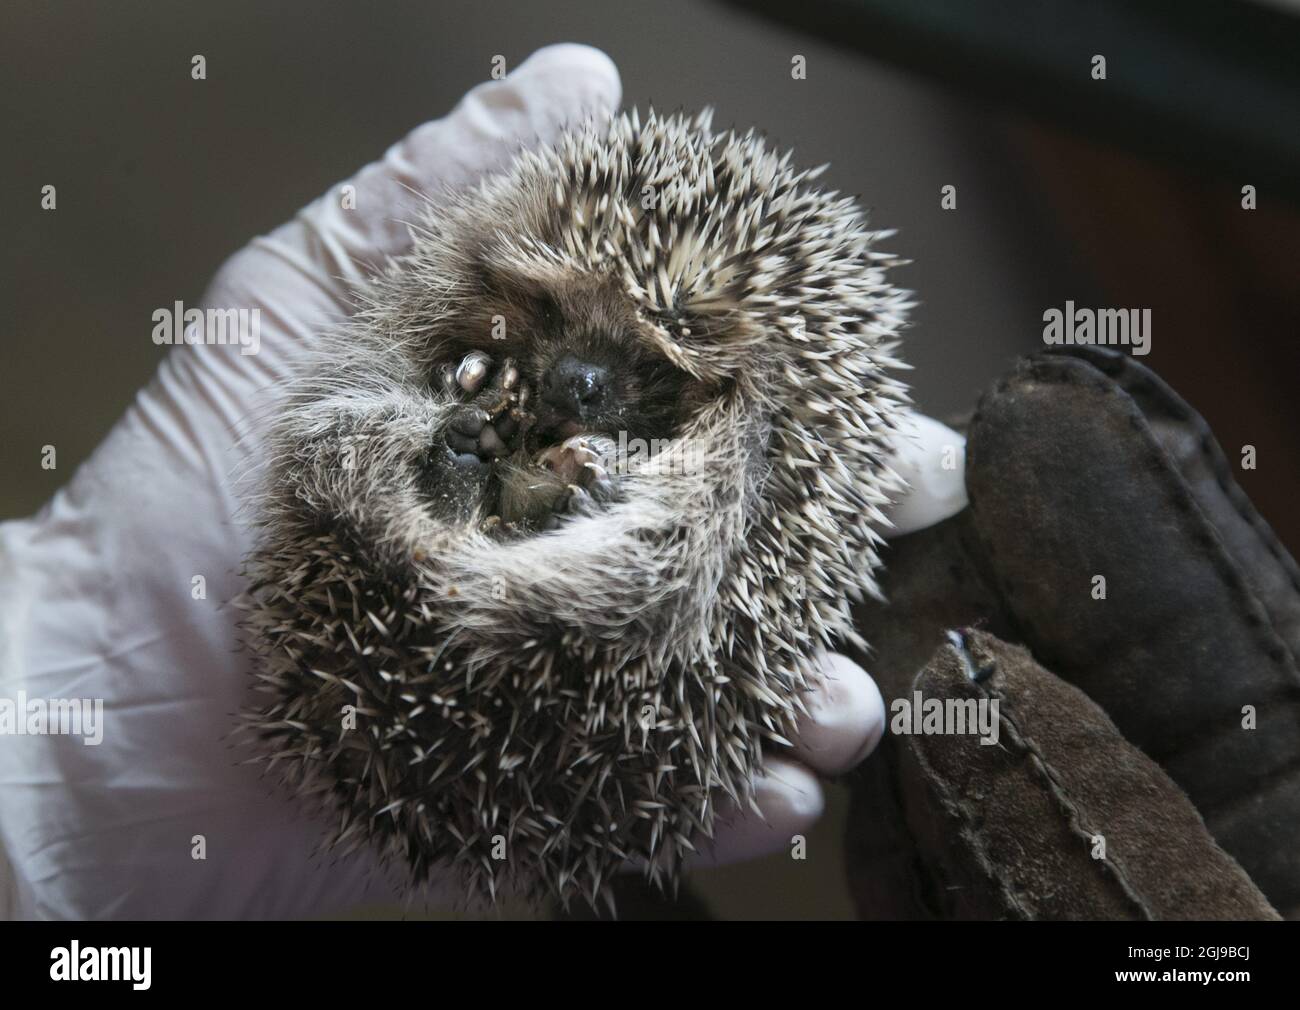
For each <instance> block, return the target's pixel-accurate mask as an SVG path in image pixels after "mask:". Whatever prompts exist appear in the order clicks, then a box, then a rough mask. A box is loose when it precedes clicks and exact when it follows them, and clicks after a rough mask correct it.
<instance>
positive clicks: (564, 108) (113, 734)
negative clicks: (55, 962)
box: [0, 45, 964, 919]
mask: <svg viewBox="0 0 1300 1010" xmlns="http://www.w3.org/2000/svg"><path fill="white" fill-rule="evenodd" d="M620 97H621V88H620V83H619V78H618V72H617V70H616V69H615V68H614V66H613V64H612V63H611V62H610V61H609V59H608V58H607V57H606V56H604V55H603V54H602V53H600V52H597V51H595V50H593V49H588V48H585V47H582V46H573V45H562V46H553V47H550V48H547V49H543V50H541V51H540V52H538V53H536V54H534V55H533V56H532V57H531V58H530V59H529V60H528V61H527V62H525V63H524V64H522V65H520V66H519V67H518V68H517V69H516V70H515V71H514V73H512V74H511V75H510V76H509V77H507V78H506V79H505V80H503V81H493V82H489V83H484V84H482V85H480V86H478V87H476V88H475V89H474V90H473V91H471V92H470V93H469V94H468V95H466V96H465V98H464V99H463V100H462V101H461V103H460V104H459V105H458V106H457V107H456V109H455V110H454V111H453V112H452V113H451V114H450V115H449V116H447V117H446V118H445V119H442V120H439V121H437V122H432V123H428V124H426V125H424V126H422V127H420V128H419V129H417V130H416V131H415V132H413V133H412V134H410V135H409V136H408V137H407V138H406V139H405V140H404V141H402V142H401V143H399V144H398V145H396V146H395V147H393V148H392V149H391V150H389V151H388V153H387V154H386V155H385V156H384V159H383V160H382V161H380V162H377V163H375V164H372V165H370V166H368V167H366V168H365V169H363V170H362V171H361V172H360V174H358V175H357V176H356V177H355V178H353V179H352V180H351V183H350V184H351V185H352V186H354V187H355V209H351V210H347V209H344V208H343V201H342V200H341V198H340V197H341V193H342V187H336V188H335V189H334V190H332V191H330V192H329V193H327V194H326V195H325V196H323V197H321V198H320V199H319V200H317V201H316V202H315V203H313V204H311V205H310V206H308V207H307V208H306V209H304V210H303V211H302V212H300V213H299V214H298V215H297V216H296V217H295V218H294V219H293V220H292V221H290V222H289V223H288V224H286V225H284V226H282V227H281V228H279V229H277V230H276V231H274V232H273V233H272V234H270V235H269V236H266V237H262V238H258V239H254V240H253V242H252V243H251V244H250V245H249V246H248V247H247V248H245V249H244V250H243V251H241V252H239V253H238V254H236V255H235V256H233V257H232V258H231V259H230V260H229V261H228V262H227V263H226V264H225V265H224V266H223V267H222V269H221V270H220V271H219V272H218V274H217V276H216V278H215V279H214V281H213V283H212V286H211V287H210V289H209V290H208V293H207V296H206V298H205V303H204V304H205V306H213V307H219V308H227V307H244V308H252V307H257V308H260V310H261V342H260V348H259V353H257V354H255V355H252V354H250V355H245V354H241V353H240V350H239V348H238V347H232V346H193V347H190V346H182V347H177V348H175V349H173V350H172V352H171V353H170V354H169V355H168V357H167V358H166V360H165V361H164V362H163V364H162V367H161V368H160V369H159V371H158V374H157V376H156V377H155V378H154V380H153V381H152V382H151V383H150V384H149V385H148V386H147V387H146V388H145V389H144V390H142V391H141V393H140V394H139V396H138V397H137V399H136V402H135V404H134V405H133V406H132V407H131V408H130V410H128V411H127V413H126V415H125V416H124V417H123V418H122V420H121V421H119V422H118V424H117V426H116V427H115V428H114V429H113V430H112V432H111V433H110V434H109V436H108V438H107V439H106V440H105V441H104V443H103V444H102V445H101V446H100V447H99V449H98V450H97V451H96V452H95V454H94V455H93V456H92V457H91V458H90V460H89V461H88V462H87V463H86V464H85V465H84V466H82V467H81V468H80V469H79V470H78V471H77V472H76V474H75V475H74V476H73V478H72V480H71V481H69V482H68V484H67V485H66V486H65V487H64V488H63V489H62V490H60V491H59V492H58V494H56V495H55V497H54V499H53V500H52V501H51V502H50V503H49V505H47V506H46V508H45V509H44V510H43V511H42V512H41V513H40V514H38V515H37V516H35V517H34V518H32V519H28V520H23V521H19V522H11V523H6V524H4V525H2V526H0V622H2V624H0V627H3V637H0V699H4V698H8V699H16V698H17V697H18V692H20V691H23V692H25V693H26V695H27V696H28V697H29V698H42V699H56V698H57V699H74V698H90V699H96V698H98V699H103V703H104V712H103V721H104V725H103V728H102V732H103V739H102V742H101V743H100V744H99V745H98V746H87V745H86V744H85V743H84V742H83V739H82V738H80V737H76V736H69V735H63V736H59V735H47V736H39V735H34V736H30V735H24V736H0V911H4V912H7V913H8V914H9V915H11V916H15V915H16V916H23V917H30V916H40V917H57V918H69V919H100V918H256V917H302V916H309V915H326V914H330V913H333V912H339V911H343V910H346V909H347V908H349V907H351V906H354V905H357V904H359V903H362V902H372V901H390V900H394V899H395V898H396V896H397V895H398V894H399V893H400V884H401V882H400V880H399V879H395V878H393V877H390V876H387V875H386V874H384V873H382V872H380V871H379V870H378V868H377V865H376V863H374V862H373V861H371V860H370V859H369V858H368V857H365V856H360V857H357V858H352V859H348V860H340V861H338V862H333V861H331V860H330V859H328V858H325V859H322V858H319V857H316V858H312V857H311V855H310V854H311V853H312V852H313V851H314V850H315V849H316V847H317V845H318V843H319V841H320V839H321V837H322V835H323V834H324V830H325V829H324V827H323V826H322V825H321V824H320V823H319V822H317V821H313V820H310V819H309V818H308V817H307V816H306V815H305V814H304V813H303V812H302V811H301V810H299V809H298V808H296V806H295V805H294V804H293V802H292V801H291V800H290V799H288V798H286V796H284V795H283V794H281V793H280V792H279V790H278V789H277V788H275V787H274V784H273V783H272V782H271V781H270V780H269V779H268V780H263V779H262V778H260V777H259V773H258V772H257V770H255V768H253V767H251V766H248V765H241V764H237V760H238V758H239V757H240V755H239V754H238V753H236V752H234V751H232V750H231V749H230V748H229V747H228V746H227V745H226V743H225V737H226V736H227V734H228V733H229V732H230V730H231V728H232V721H231V715H232V713H234V712H235V711H236V710H238V709H239V708H240V707H242V705H243V704H244V703H245V702H246V700H247V694H246V691H247V689H248V686H249V683H250V676H249V671H248V669H247V659H246V657H245V656H244V655H243V654H241V653H240V652H239V651H238V636H237V634H236V614H235V612H233V610H232V608H231V606H230V603H229V601H230V600H231V599H233V598H234V597H236V596H237V595H238V593H239V592H240V590H241V589H242V585H241V581H240V579H239V576H238V574H237V573H238V569H239V566H240V563H241V560H242V558H243V557H244V556H245V554H246V553H247V552H248V550H249V549H250V547H251V546H252V542H251V534H250V532H249V531H248V529H247V516H246V515H244V514H243V513H242V512H240V511H239V501H238V499H237V495H236V489H235V484H234V481H233V480H232V475H233V474H235V473H238V472H240V471H241V470H244V469H246V468H247V467H246V464H247V461H248V460H247V457H246V456H245V454H247V453H256V452H257V451H258V432H257V431H256V430H255V429H256V426H255V425H253V426H252V427H253V430H249V428H250V425H249V424H248V419H249V418H250V416H256V412H257V411H258V410H259V409H260V408H262V407H264V405H265V402H266V392H267V390H269V389H272V388H273V384H275V383H276V382H278V381H280V380H283V379H284V378H285V377H286V376H288V375H289V374H290V373H291V371H292V369H293V366H294V364H295V361H296V360H298V359H299V357H300V356H301V354H302V352H303V351H304V350H305V349H306V348H307V347H308V346H309V345H310V344H311V343H312V340H313V337H314V335H315V334H317V333H318V332H320V331H321V330H322V329H323V328H324V327H326V326H328V325H330V324H331V323H332V322H334V321H336V320H337V319H338V318H339V316H340V315H341V314H343V313H346V312H347V311H348V302H347V298H346V286H347V282H349V281H351V280H355V279H358V278H360V277H361V276H363V275H364V272H365V271H366V270H367V268H370V267H373V266H374V265H376V264H378V263H380V262H382V260H383V258H384V257H385V256H386V255H390V254H394V253H399V252H401V251H403V249H404V248H405V247H406V245H407V244H408V241H409V238H408V233H407V229H406V226H405V223H404V222H406V221H409V220H411V219H412V218H413V215H414V208H415V206H416V203H417V200H416V198H415V197H414V196H413V194H412V192H411V191H412V190H414V191H416V192H423V193H436V192H438V191H439V190H440V189H441V188H442V187H451V188H457V187H462V186H464V185H466V184H468V183H470V182H471V181H473V180H474V179H476V178H477V177H478V176H479V175H480V174H482V173H484V172H486V171H489V170H492V169H495V168H498V167H503V166H505V165H506V164H507V163H508V162H509V160H510V159H511V156H512V155H513V154H514V152H515V151H516V150H517V149H518V148H519V147H520V146H521V145H531V144H535V143H538V142H542V141H547V140H550V139H552V138H554V137H555V136H556V134H557V132H558V131H559V130H560V128H561V127H562V126H563V125H564V124H565V123H566V122H568V121H573V120H575V119H578V118H580V117H581V116H582V114H583V113H585V112H591V111H597V110H606V111H610V110H613V109H615V108H616V107H617V106H618V104H619V101H620ZM148 326H149V323H148V322H147V321H145V320H141V339H144V333H146V332H148V330H147V329H146V327H148ZM259 394H260V395H259ZM245 432H247V434H246V435H244V437H243V438H242V439H240V438H239V436H240V435H241V434H243V433H245ZM936 437H938V438H940V439H941V440H942V442H943V443H944V444H948V443H952V444H956V445H958V446H960V444H961V439H960V437H959V436H956V435H954V434H953V433H951V432H948V431H947V429H943V434H942V435H941V436H936V435H935V433H934V432H933V431H930V432H929V434H928V436H927V438H928V441H927V440H926V439H922V440H920V441H918V442H916V443H915V444H913V445H911V446H910V447H909V448H908V449H907V450H906V453H905V455H906V456H908V457H909V459H910V462H902V463H900V467H899V468H900V471H902V472H904V473H905V474H907V475H909V476H911V478H912V479H913V480H914V481H915V482H916V483H917V485H918V486H919V487H921V488H923V489H927V494H926V495H925V496H923V497H924V500H918V501H915V502H912V503H911V504H909V506H908V515H907V519H906V522H907V524H908V526H909V527H915V525H917V524H918V523H920V524H921V525H924V523H925V522H933V521H937V520H938V519H940V518H943V517H944V515H946V514H949V513H950V512H952V511H956V510H957V509H958V508H960V507H961V504H963V503H964V498H962V499H961V502H960V503H957V502H956V501H955V500H953V499H952V493H951V492H952V488H954V487H955V488H957V489H958V494H959V489H960V486H961V474H960V472H957V473H956V474H955V475H954V474H953V473H951V472H949V473H947V474H944V475H942V478H941V479H939V478H936V479H937V480H938V483H936V482H935V480H932V479H931V478H930V476H927V475H929V474H931V473H932V472H933V473H934V474H939V473H940V471H939V469H938V452H939V450H938V449H937V448H936V444H935V442H934V440H935V438H936ZM237 440H238V444H237ZM940 487H942V488H946V489H947V490H946V491H941V492H940V493H938V494H937V495H936V494H931V493H929V492H932V491H933V490H934V489H935V488H940ZM959 497H960V494H959ZM196 575H202V576H203V577H204V578H205V579H206V599H194V598H193V595H192V592H191V589H192V585H193V581H192V580H193V579H194V577H195V576H196ZM828 673H829V674H830V676H829V678H828V680H827V687H826V689H825V691H824V692H822V695H821V696H819V697H818V698H816V699H814V700H813V703H812V709H813V712H814V713H815V714H814V717H813V718H812V719H810V720H808V721H807V722H806V724H805V727H804V730H803V732H802V735H801V737H800V740H799V745H798V747H797V748H796V749H795V752H794V754H793V755H792V758H790V759H788V758H780V759H776V760H774V761H773V762H772V769H771V773H770V775H769V776H768V777H767V779H766V780H765V781H764V782H763V783H761V784H760V786H759V793H758V795H759V799H760V806H761V807H762V809H763V811H764V814H765V817H766V819H765V820H762V819H759V818H756V817H753V816H752V815H751V816H746V817H741V816H739V815H737V816H734V817H732V818H729V819H728V824H727V826H726V827H725V828H724V829H723V830H722V831H721V832H720V835H719V838H718V842H717V845H716V846H715V847H714V848H713V850H712V852H711V858H713V859H715V860H718V861H726V860H729V859H736V858H743V857H747V856H750V855H756V854H760V853H763V852H767V851H772V850H774V849H778V848H783V847H786V846H788V845H789V841H790V836H791V835H792V834H796V833H799V832H801V831H804V830H806V829H807V827H808V825H809V824H810V823H811V822H812V820H813V819H815V818H816V816H817V815H818V814H819V813H820V812H821V807H822V794H821V789H820V787H819V785H818V783H817V780H816V777H815V774H814V773H815V772H817V773H834V772H838V771H842V770H844V769H846V768H848V767H850V766H851V765H852V764H853V763H854V762H855V761H856V760H857V759H859V758H860V757H861V756H863V755H864V754H865V753H867V752H868V751H869V750H870V749H871V747H873V746H874V745H875V742H876V741H877V740H878V739H879V737H880V734H881V732H882V731H883V727H884V712H883V707H882V704H881V700H880V695H879V692H878V691H877V690H876V688H875V685H874V683H872V681H871V680H870V678H869V677H868V676H867V675H866V673H864V672H863V671H862V670H861V669H860V668H859V667H857V666H855V665H853V664H852V663H850V662H849V661H848V660H845V659H843V657H838V658H831V659H828ZM794 759H797V761H796V760H794ZM197 835H201V836H203V844H204V846H205V848H206V858H205V859H202V860H197V859H195V858H193V854H194V852H195V845H196V843H195V836H197Z"/></svg>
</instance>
